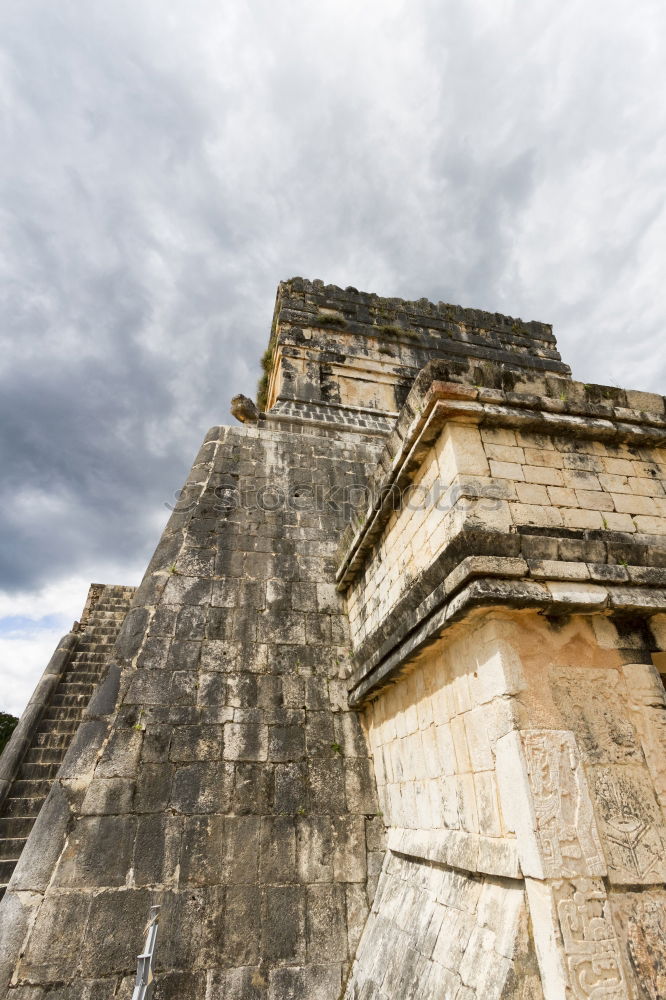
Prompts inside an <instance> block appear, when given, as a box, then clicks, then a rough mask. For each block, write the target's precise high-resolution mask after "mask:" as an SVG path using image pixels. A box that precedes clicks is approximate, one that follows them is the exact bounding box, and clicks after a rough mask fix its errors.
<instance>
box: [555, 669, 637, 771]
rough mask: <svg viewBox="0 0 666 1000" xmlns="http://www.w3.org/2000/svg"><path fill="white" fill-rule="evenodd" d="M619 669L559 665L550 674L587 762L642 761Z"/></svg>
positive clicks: (556, 695) (617, 762) (557, 699)
mask: <svg viewBox="0 0 666 1000" xmlns="http://www.w3.org/2000/svg"><path fill="white" fill-rule="evenodd" d="M621 680H622V679H621V677H620V675H619V673H618V671H617V670H589V669H583V668H581V669H577V668H560V669H558V670H554V671H553V672H552V675H551V687H552V691H553V698H554V700H555V704H556V705H557V707H558V708H559V710H560V711H561V713H562V716H563V718H564V720H565V722H566V724H567V726H568V727H569V728H570V729H572V730H573V732H574V734H575V736H576V739H577V741H578V746H579V748H580V753H581V756H582V758H583V761H584V762H585V763H597V762H601V761H603V762H605V763H614V764H624V763H630V762H631V761H641V760H642V756H643V755H642V753H641V747H640V744H639V741H638V739H637V735H636V731H635V729H634V727H633V726H632V724H631V722H630V720H629V718H628V716H627V714H626V711H625V710H624V708H623V706H624V705H625V704H626V692H625V691H624V690H623V688H624V685H622V689H620V683H621Z"/></svg>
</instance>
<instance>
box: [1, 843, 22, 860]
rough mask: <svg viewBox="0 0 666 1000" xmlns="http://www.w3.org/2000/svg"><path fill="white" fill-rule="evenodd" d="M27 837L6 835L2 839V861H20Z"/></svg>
mask: <svg viewBox="0 0 666 1000" xmlns="http://www.w3.org/2000/svg"><path fill="white" fill-rule="evenodd" d="M27 839H28V838H27V837H13V838H12V839H11V840H10V839H9V838H8V837H4V838H3V839H2V840H0V861H18V859H19V858H20V857H21V851H22V850H23V848H24V847H25V842H26V840H27Z"/></svg>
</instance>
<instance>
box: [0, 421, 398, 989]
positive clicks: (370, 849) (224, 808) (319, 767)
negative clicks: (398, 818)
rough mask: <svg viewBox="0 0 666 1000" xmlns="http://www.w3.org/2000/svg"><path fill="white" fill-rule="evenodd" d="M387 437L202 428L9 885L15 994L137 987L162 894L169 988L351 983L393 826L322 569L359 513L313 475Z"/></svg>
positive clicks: (354, 476) (345, 466)
mask: <svg viewBox="0 0 666 1000" xmlns="http://www.w3.org/2000/svg"><path fill="white" fill-rule="evenodd" d="M373 458H374V448H373V445H372V439H370V443H365V442H363V441H362V440H361V439H360V438H356V439H354V438H352V437H346V438H345V439H343V440H336V439H333V438H330V437H329V438H325V437H323V436H312V435H296V434H286V433H283V432H279V431H266V430H258V429H256V428H238V429H233V430H232V429H230V428H215V429H213V431H212V432H211V433H210V434H209V435H208V437H207V439H206V443H205V444H204V446H203V447H202V449H201V452H200V454H199V456H198V458H197V460H196V462H195V465H194V467H193V470H192V473H191V475H190V478H189V481H188V482H189V485H188V487H187V489H186V491H185V494H184V495H183V496H182V497H181V500H180V502H179V507H180V510H179V511H177V512H175V513H174V514H173V516H172V518H171V520H170V523H169V525H168V527H167V529H166V531H165V534H164V536H163V538H162V541H161V542H160V545H159V547H158V550H157V552H156V554H155V556H154V558H153V560H152V562H151V565H150V567H149V570H148V572H147V574H146V577H145V578H144V581H143V583H142V585H141V587H140V588H139V591H138V592H137V595H136V598H135V600H134V602H133V605H132V609H131V611H130V613H129V616H128V618H127V620H126V623H125V627H124V629H123V633H122V635H121V638H120V640H119V642H118V645H117V647H116V655H115V661H114V663H113V665H112V667H111V669H110V672H109V674H108V675H107V679H106V682H105V684H104V685H103V686H102V688H101V689H100V690H99V691H98V693H97V696H96V698H95V699H94V701H93V704H92V705H91V707H90V709H89V711H88V717H87V721H85V722H84V724H83V726H82V729H81V730H80V731H79V734H78V740H77V744H76V745H75V747H73V748H72V750H71V751H70V754H69V755H68V757H67V758H66V760H65V764H64V766H63V768H62V770H61V772H60V775H59V781H58V782H57V788H56V789H54V791H53V792H52V794H51V796H50V798H49V800H48V801H47V804H46V806H45V808H44V810H43V815H42V819H43V823H44V824H47V826H48V829H45V828H44V826H43V828H42V839H41V842H40V840H39V839H37V840H36V841H35V843H34V844H33V845H32V851H28V852H25V853H24V858H23V861H22V863H21V865H19V867H18V868H17V871H16V872H15V875H14V879H13V880H12V883H11V884H10V886H9V890H8V892H7V896H6V898H5V900H4V901H3V903H2V909H1V910H0V920H2V921H3V926H4V928H5V932H6V936H5V943H4V952H0V954H2V955H3V958H4V963H5V972H6V974H7V975H8V977H9V978H10V980H11V984H12V986H11V989H10V991H9V995H10V996H12V997H16V998H17V1000H18V998H20V1000H27V998H28V997H29V998H30V1000H38V998H42V997H46V995H47V994H48V996H49V997H52V996H53V993H52V992H50V991H52V990H53V988H54V987H55V985H56V984H66V986H63V987H62V989H63V992H62V996H63V997H64V996H66V997H67V998H68V1000H75V998H76V1000H78V998H83V997H86V998H88V997H89V996H90V997H94V998H95V1000H102V998H106V997H111V996H117V997H129V995H130V993H131V983H132V977H131V974H132V969H133V967H134V966H135V956H136V954H137V952H138V950H139V949H140V946H141V943H142V930H143V926H144V924H145V921H146V918H147V914H148V909H149V907H150V905H152V904H154V903H159V904H160V905H161V907H162V913H161V923H160V930H159V938H158V975H157V989H156V994H155V995H156V997H157V998H159V997H162V998H164V997H174V998H175V997H177V998H178V1000H182V998H183V997H188V998H191V1000H203V998H204V997H205V996H206V997H210V998H215V997H222V996H227V995H228V996H234V997H235V998H238V1000H241V998H243V1000H245V998H247V1000H250V998H251V1000H255V998H262V997H266V998H267V1000H285V998H287V997H293V998H296V997H299V998H303V1000H305V998H308V1000H315V998H321V1000H336V998H337V997H338V995H339V994H340V991H341V989H342V985H343V982H344V980H345V978H346V975H347V971H348V969H349V966H350V963H351V960H352V958H353V955H354V952H355V949H356V944H357V941H358V939H359V936H360V933H361V930H362V928H363V925H364V921H365V918H366V914H367V911H368V906H369V903H370V901H371V899H372V894H373V892H374V886H375V884H376V880H377V876H378V874H379V868H380V865H381V859H382V849H383V843H382V831H383V826H382V822H381V819H380V818H379V817H378V815H377V805H376V799H375V791H374V783H373V781H372V776H371V770H370V763H369V759H368V750H367V747H366V744H365V741H364V739H363V736H362V733H361V729H360V726H359V721H358V717H357V715H356V713H354V712H351V711H350V710H349V709H348V707H347V703H346V676H347V672H348V667H349V657H350V645H349V633H348V626H347V619H346V615H345V613H344V608H343V605H342V600H341V598H340V596H339V595H338V594H337V593H336V590H335V587H334V585H333V583H332V582H326V581H332V578H333V553H334V550H335V546H336V544H337V540H338V536H339V532H340V530H341V528H342V526H343V523H344V518H345V517H348V512H346V511H345V510H344V509H342V508H340V509H339V510H336V509H334V508H335V505H333V507H331V506H329V505H327V503H326V501H324V502H323V505H322V506H321V508H320V509H312V507H311V505H310V502H309V501H307V502H303V499H302V494H303V491H304V490H305V489H306V487H308V486H309V487H313V486H320V487H322V488H325V489H327V490H328V489H330V488H334V487H336V486H337V485H340V484H341V483H342V484H347V483H354V482H363V481H364V479H365V476H366V471H367V469H369V468H370V466H371V464H372V462H373ZM262 490H265V491H266V492H265V494H264V495H263V496H259V497H258V496H257V492H258V491H259V492H261V491H262ZM278 491H282V499H280V496H279V493H278ZM47 837H48V851H47V850H46V838H47ZM26 854H27V856H26ZM73 941H75V942H76V947H73V946H72V942H73ZM59 995H60V994H59Z"/></svg>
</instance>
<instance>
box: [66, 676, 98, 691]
mask: <svg viewBox="0 0 666 1000" xmlns="http://www.w3.org/2000/svg"><path fill="white" fill-rule="evenodd" d="M93 687H94V685H93V684H91V683H90V681H80V680H79V679H78V677H76V676H74V677H72V676H70V674H65V676H64V677H63V679H62V680H61V681H60V684H58V694H87V695H90V694H92V689H93Z"/></svg>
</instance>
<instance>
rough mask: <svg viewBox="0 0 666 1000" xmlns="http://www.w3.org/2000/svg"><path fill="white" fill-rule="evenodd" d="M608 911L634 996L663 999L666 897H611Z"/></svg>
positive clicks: (661, 894)
mask: <svg viewBox="0 0 666 1000" xmlns="http://www.w3.org/2000/svg"><path fill="white" fill-rule="evenodd" d="M610 909H611V913H612V916H613V922H614V924H615V929H616V932H617V935H618V938H619V940H620V945H621V947H622V949H623V951H624V953H625V957H626V968H627V969H631V970H632V972H633V975H634V977H635V986H636V987H637V994H638V996H640V997H641V1000H642V998H643V997H645V998H646V1000H661V998H662V997H664V996H666V893H664V892H663V891H652V892H641V893H636V892H627V893H613V895H612V896H611V897H610Z"/></svg>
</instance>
